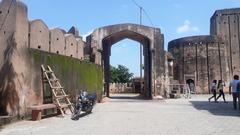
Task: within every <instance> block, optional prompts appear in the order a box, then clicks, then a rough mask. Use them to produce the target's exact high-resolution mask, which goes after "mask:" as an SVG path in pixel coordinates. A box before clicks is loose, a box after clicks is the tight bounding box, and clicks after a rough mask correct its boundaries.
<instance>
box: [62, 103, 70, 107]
mask: <svg viewBox="0 0 240 135" xmlns="http://www.w3.org/2000/svg"><path fill="white" fill-rule="evenodd" d="M70 105H72V103H70V104H60V107H61V108H67V107H69V106H70Z"/></svg>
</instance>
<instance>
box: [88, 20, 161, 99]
mask: <svg viewBox="0 0 240 135" xmlns="http://www.w3.org/2000/svg"><path fill="white" fill-rule="evenodd" d="M126 38H128V39H131V40H134V41H137V42H139V43H141V44H142V45H143V55H144V90H143V91H142V92H141V94H142V95H143V96H144V97H145V98H148V99H151V98H152V94H153V92H157V93H162V92H160V91H161V88H157V87H156V86H155V83H154V82H155V80H156V78H159V77H162V76H163V75H164V61H165V58H164V49H163V35H162V34H161V32H160V29H159V28H152V27H147V26H142V25H141V26H140V25H137V24H118V25H111V26H105V27H102V28H98V29H96V30H95V31H94V32H93V33H92V34H91V35H90V36H88V37H87V45H88V47H89V49H88V51H91V60H92V61H93V62H95V63H97V64H100V65H102V66H103V68H104V81H105V83H104V91H105V92H106V95H107V96H109V77H110V74H109V69H110V65H109V61H110V55H111V47H112V45H113V44H115V43H117V42H119V41H121V40H123V39H126ZM123 53H124V52H123ZM123 57H124V55H123Z"/></svg>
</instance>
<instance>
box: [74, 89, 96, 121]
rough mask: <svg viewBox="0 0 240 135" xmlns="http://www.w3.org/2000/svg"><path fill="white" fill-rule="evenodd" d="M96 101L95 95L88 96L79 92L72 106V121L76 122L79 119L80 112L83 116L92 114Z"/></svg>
mask: <svg viewBox="0 0 240 135" xmlns="http://www.w3.org/2000/svg"><path fill="white" fill-rule="evenodd" d="M96 99H97V95H96V93H94V94H89V93H88V92H87V91H81V92H80V94H79V97H78V99H77V101H76V104H75V106H74V111H73V114H72V120H78V119H79V118H80V117H81V115H82V112H83V113H84V114H90V113H91V112H92V109H93V106H94V104H95V102H96Z"/></svg>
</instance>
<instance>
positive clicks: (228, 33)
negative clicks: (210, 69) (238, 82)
mask: <svg viewBox="0 0 240 135" xmlns="http://www.w3.org/2000/svg"><path fill="white" fill-rule="evenodd" d="M239 17H240V8H233V9H223V10H217V11H216V12H215V13H214V14H213V16H212V17H211V30H210V32H211V34H212V35H217V36H220V37H221V38H222V39H223V40H224V42H225V46H226V52H227V62H228V63H229V65H228V69H229V72H228V73H229V74H228V76H229V77H230V78H232V76H233V75H234V74H238V75H239V74H240V61H239V59H240V50H239V48H240V31H239V29H240V28H239V24H240V20H239Z"/></svg>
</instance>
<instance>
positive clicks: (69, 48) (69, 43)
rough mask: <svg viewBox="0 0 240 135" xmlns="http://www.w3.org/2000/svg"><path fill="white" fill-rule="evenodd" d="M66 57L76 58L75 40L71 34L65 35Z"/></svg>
mask: <svg viewBox="0 0 240 135" xmlns="http://www.w3.org/2000/svg"><path fill="white" fill-rule="evenodd" d="M65 40H66V48H65V51H66V56H69V57H74V58H77V40H76V38H75V36H74V35H72V34H65Z"/></svg>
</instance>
